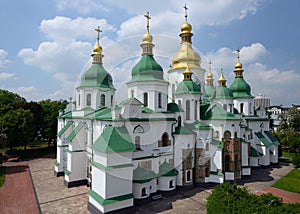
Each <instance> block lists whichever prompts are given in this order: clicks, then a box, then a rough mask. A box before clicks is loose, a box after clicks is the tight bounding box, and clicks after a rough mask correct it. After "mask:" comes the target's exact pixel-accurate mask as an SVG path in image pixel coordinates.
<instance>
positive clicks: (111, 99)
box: [110, 95, 114, 106]
mask: <svg viewBox="0 0 300 214" xmlns="http://www.w3.org/2000/svg"><path fill="white" fill-rule="evenodd" d="M113 100H114V96H113V95H111V96H110V105H111V106H113Z"/></svg>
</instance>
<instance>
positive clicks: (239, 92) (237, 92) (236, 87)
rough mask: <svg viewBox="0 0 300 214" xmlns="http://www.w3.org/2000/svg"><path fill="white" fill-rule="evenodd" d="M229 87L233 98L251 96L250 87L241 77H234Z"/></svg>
mask: <svg viewBox="0 0 300 214" xmlns="http://www.w3.org/2000/svg"><path fill="white" fill-rule="evenodd" d="M229 88H230V90H231V91H232V94H233V96H234V97H235V98H238V97H240V98H242V97H245V98H247V97H253V96H252V95H251V88H250V86H249V84H248V83H247V82H246V81H245V80H244V78H243V77H236V78H235V79H234V81H233V83H232V84H231V86H230V87H229Z"/></svg>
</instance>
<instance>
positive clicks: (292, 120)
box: [288, 107, 300, 132]
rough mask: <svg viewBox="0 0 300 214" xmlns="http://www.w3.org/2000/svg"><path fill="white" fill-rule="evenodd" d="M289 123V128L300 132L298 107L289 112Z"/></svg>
mask: <svg viewBox="0 0 300 214" xmlns="http://www.w3.org/2000/svg"><path fill="white" fill-rule="evenodd" d="M288 123H289V127H290V128H291V129H293V130H295V131H296V132H299V131H300V110H298V109H297V108H296V107H292V108H290V109H289V111H288Z"/></svg>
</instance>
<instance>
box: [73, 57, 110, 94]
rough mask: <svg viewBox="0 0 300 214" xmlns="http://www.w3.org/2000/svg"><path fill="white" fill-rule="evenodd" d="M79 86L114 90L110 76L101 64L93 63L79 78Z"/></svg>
mask: <svg viewBox="0 0 300 214" xmlns="http://www.w3.org/2000/svg"><path fill="white" fill-rule="evenodd" d="M79 86H90V87H104V88H112V89H114V86H113V83H112V77H111V75H110V74H109V73H108V72H107V71H106V70H105V69H104V67H103V66H102V64H99V63H93V64H92V66H91V67H90V68H89V69H88V70H87V71H85V72H84V74H83V75H82V76H81V82H80V85H79Z"/></svg>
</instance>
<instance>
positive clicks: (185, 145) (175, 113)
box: [54, 12, 279, 213]
mask: <svg viewBox="0 0 300 214" xmlns="http://www.w3.org/2000/svg"><path fill="white" fill-rule="evenodd" d="M145 17H146V20H147V25H146V33H145V34H144V35H143V37H142V42H141V44H140V46H141V57H140V59H139V61H138V63H137V64H135V65H132V71H131V79H130V80H129V81H128V82H127V83H126V85H127V90H128V92H127V93H128V96H127V97H128V98H127V99H125V100H123V101H121V102H120V103H117V102H116V101H115V99H114V96H115V92H116V89H115V87H114V84H113V78H112V76H111V75H110V74H109V73H108V72H107V71H106V70H105V65H104V64H103V63H102V59H103V57H104V55H103V54H102V52H103V50H102V47H101V45H100V41H99V33H100V31H101V30H100V28H99V27H98V29H96V31H98V37H97V41H96V45H95V46H94V48H93V52H92V54H91V56H92V65H91V66H90V67H89V68H88V69H87V70H86V71H85V72H84V73H83V74H82V75H81V77H80V82H79V83H78V85H77V86H76V92H75V99H74V100H73V102H71V103H70V104H69V105H68V106H67V108H66V109H64V110H61V111H60V113H59V117H58V134H57V160H56V162H55V164H54V174H55V175H56V176H64V183H65V186H67V187H74V186H78V185H88V186H89V188H90V190H89V191H88V197H89V199H88V209H89V211H90V212H91V213H113V212H118V213H120V212H130V211H132V209H133V208H134V206H135V205H141V204H145V203H147V202H150V201H151V200H158V199H160V198H162V197H167V196H168V195H171V194H174V193H176V191H177V189H191V188H194V187H195V186H205V185H210V184H212V183H223V182H224V181H225V180H228V181H236V180H240V179H243V177H245V176H250V175H251V168H253V167H261V166H269V165H270V164H273V163H277V162H278V145H279V143H278V141H277V140H276V138H275V137H274V136H273V135H272V133H271V132H270V130H269V119H268V117H267V115H266V113H265V109H264V108H263V107H258V108H256V109H255V108H254V97H253V96H252V95H251V87H250V85H249V84H248V83H247V82H246V80H245V79H244V77H243V72H244V70H243V66H242V64H241V62H240V56H239V52H238V53H237V62H236V64H235V66H234V68H233V70H234V73H235V79H234V81H233V82H232V83H231V85H228V86H227V81H226V78H225V77H224V74H223V72H222V70H221V73H220V77H219V80H218V81H217V84H215V83H214V77H213V73H212V71H211V65H210V67H209V69H208V71H206V70H205V69H203V68H202V67H201V57H200V55H199V54H198V53H197V52H196V51H195V50H194V49H193V46H192V36H193V33H192V26H191V24H189V23H188V20H187V13H186V12H185V20H184V23H183V24H182V26H181V29H180V30H181V33H180V35H179V36H180V37H181V47H180V49H179V50H178V51H177V53H175V54H174V55H173V58H172V62H171V66H170V68H169V70H168V71H164V69H163V68H162V66H161V65H160V64H159V63H158V62H157V61H156V60H155V56H154V54H153V49H154V44H153V37H152V35H151V34H150V30H149V19H150V17H149V14H147V15H145ZM137 45H138V44H137ZM107 57H109V56H107ZM210 64H211V63H210ZM165 72H166V73H167V74H168V77H169V78H168V80H165V79H164V73H165Z"/></svg>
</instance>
